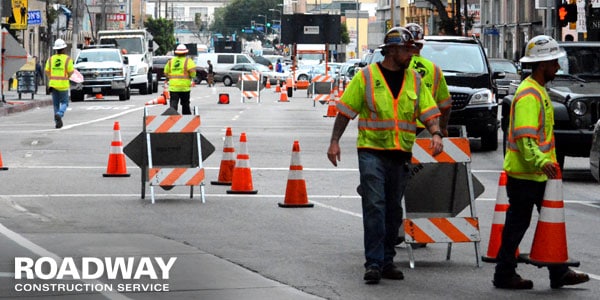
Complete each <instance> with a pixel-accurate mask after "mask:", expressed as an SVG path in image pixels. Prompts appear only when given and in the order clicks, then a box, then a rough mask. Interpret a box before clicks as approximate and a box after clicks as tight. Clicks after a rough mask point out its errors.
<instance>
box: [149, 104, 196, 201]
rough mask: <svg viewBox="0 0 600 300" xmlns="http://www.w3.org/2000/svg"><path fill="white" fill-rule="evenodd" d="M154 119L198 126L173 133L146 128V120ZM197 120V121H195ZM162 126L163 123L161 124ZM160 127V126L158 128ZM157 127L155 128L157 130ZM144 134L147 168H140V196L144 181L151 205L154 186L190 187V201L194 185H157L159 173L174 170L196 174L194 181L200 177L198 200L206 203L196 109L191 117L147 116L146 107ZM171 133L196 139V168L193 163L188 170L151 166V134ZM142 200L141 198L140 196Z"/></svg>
mask: <svg viewBox="0 0 600 300" xmlns="http://www.w3.org/2000/svg"><path fill="white" fill-rule="evenodd" d="M150 117H152V118H154V119H157V118H158V119H159V120H160V119H164V120H165V122H170V123H172V122H173V121H176V120H179V121H181V122H185V123H191V122H197V123H198V125H197V127H196V128H195V129H193V130H189V129H188V128H187V126H186V127H184V128H181V131H175V130H172V129H171V128H169V129H166V130H162V129H161V130H157V129H155V128H154V127H151V128H149V127H148V118H150ZM196 119H197V120H196ZM163 124H164V123H163ZM158 127H160V126H158ZM158 127H157V128H158ZM144 133H145V134H146V151H147V155H148V166H147V168H145V169H144V168H142V195H144V191H145V189H146V188H145V183H146V181H147V182H148V185H149V186H150V197H151V201H152V204H154V203H155V195H154V186H155V185H156V186H161V187H163V188H166V189H169V188H171V187H173V186H189V187H190V199H192V198H193V197H194V186H195V184H193V183H192V184H188V182H186V183H185V184H180V183H174V184H169V185H161V184H160V183H158V180H159V176H160V175H163V174H162V173H161V171H163V170H164V171H166V172H167V173H172V171H176V170H183V171H186V172H189V171H190V170H192V172H196V173H195V175H194V176H193V177H194V178H192V179H195V180H197V179H196V178H195V177H196V176H200V177H202V178H201V179H200V182H199V184H198V186H199V187H200V199H201V202H202V203H206V196H205V181H206V175H205V170H204V165H203V162H202V146H201V135H200V115H199V113H198V107H194V114H193V115H179V114H176V115H149V114H148V107H144ZM172 133H185V134H194V135H195V137H196V147H197V149H198V165H197V166H193V163H191V165H190V167H189V168H179V167H175V168H173V167H163V166H161V167H158V168H154V165H153V159H152V142H151V134H172ZM142 198H143V196H142Z"/></svg>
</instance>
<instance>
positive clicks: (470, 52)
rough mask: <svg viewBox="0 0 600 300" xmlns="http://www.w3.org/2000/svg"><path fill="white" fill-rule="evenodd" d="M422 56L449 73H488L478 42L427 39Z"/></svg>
mask: <svg viewBox="0 0 600 300" xmlns="http://www.w3.org/2000/svg"><path fill="white" fill-rule="evenodd" d="M421 56H423V57H425V58H427V59H429V60H431V61H433V62H434V63H435V64H437V65H438V66H440V68H442V70H443V71H444V72H449V73H487V70H486V69H487V68H486V67H485V64H484V61H483V60H482V59H468V60H465V57H470V58H478V57H482V55H481V50H480V48H479V45H478V44H467V43H447V42H440V43H438V42H433V41H427V43H425V45H424V46H423V49H422V50H421Z"/></svg>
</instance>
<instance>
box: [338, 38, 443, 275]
mask: <svg viewBox="0 0 600 300" xmlns="http://www.w3.org/2000/svg"><path fill="white" fill-rule="evenodd" d="M413 47H415V45H414V39H413V37H412V35H411V33H410V32H409V31H408V30H406V29H405V28H403V27H394V28H392V29H390V30H389V31H388V32H387V33H386V35H385V38H384V43H383V44H382V45H381V46H380V48H382V54H383V55H384V60H383V61H382V62H379V63H373V64H371V65H368V66H366V67H365V68H363V69H362V71H360V72H359V73H358V74H357V75H356V76H354V77H353V78H352V80H351V81H350V83H349V84H348V87H347V89H346V90H345V92H344V95H343V96H342V98H341V99H340V101H339V103H338V104H337V109H338V111H339V113H338V115H337V117H336V119H335V123H334V125H333V132H332V135H331V141H330V144H329V149H328V150H327V157H328V159H329V161H331V163H332V164H333V165H334V166H337V161H339V160H340V158H341V150H340V146H339V140H340V138H341V137H342V134H343V133H344V131H345V129H346V127H347V126H348V123H349V121H350V119H354V118H356V117H357V116H358V117H359V120H358V140H357V148H358V164H359V173H360V186H359V189H360V190H361V192H360V194H361V197H362V210H363V227H364V247H365V259H366V262H365V264H364V266H365V268H366V272H365V274H364V277H363V279H364V280H365V281H366V283H368V284H375V283H378V282H379V281H380V279H381V278H386V279H393V280H401V279H404V274H403V273H402V271H400V270H399V269H398V268H397V267H396V266H395V265H394V264H393V258H394V256H395V254H396V251H395V249H394V246H395V245H396V241H397V239H398V229H399V227H400V224H401V223H402V207H401V200H402V195H403V194H404V189H405V187H406V184H407V181H408V180H409V178H410V171H409V163H410V158H411V156H412V154H411V149H412V146H413V144H414V141H415V133H416V130H417V124H416V120H417V118H418V119H420V120H421V121H422V122H423V123H424V124H425V125H426V126H427V129H428V130H429V132H430V133H431V134H432V139H431V148H432V149H433V154H434V155H437V154H439V153H441V152H442V148H443V145H442V136H443V134H442V133H441V131H440V128H439V124H438V123H439V115H440V112H439V110H438V108H437V106H436V104H435V101H433V98H432V97H431V93H430V92H429V90H428V89H427V87H426V86H425V84H424V82H423V81H422V80H421V76H419V74H418V73H417V72H416V71H415V70H413V69H412V68H410V60H411V57H412V51H413V50H412V49H411V48H413Z"/></svg>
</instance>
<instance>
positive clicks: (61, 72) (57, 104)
mask: <svg viewBox="0 0 600 300" xmlns="http://www.w3.org/2000/svg"><path fill="white" fill-rule="evenodd" d="M52 49H53V50H55V51H56V54H54V55H52V56H51V57H50V58H49V59H48V60H47V61H46V67H45V73H46V76H48V79H49V81H48V87H49V89H50V92H51V93H52V104H53V106H54V123H55V127H56V128H61V127H62V126H63V121H62V118H63V117H64V116H65V111H66V110H67V107H68V106H69V88H70V82H69V77H71V74H73V72H74V71H75V68H74V67H73V60H72V59H71V58H70V57H69V56H68V55H67V54H66V53H67V43H65V41H64V40H62V39H57V40H56V41H54V46H53V47H52Z"/></svg>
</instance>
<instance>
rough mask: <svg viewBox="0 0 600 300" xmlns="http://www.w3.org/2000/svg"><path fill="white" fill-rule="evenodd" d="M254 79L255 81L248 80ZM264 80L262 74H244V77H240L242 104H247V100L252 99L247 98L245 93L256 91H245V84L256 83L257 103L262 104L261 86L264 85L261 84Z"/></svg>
mask: <svg viewBox="0 0 600 300" xmlns="http://www.w3.org/2000/svg"><path fill="white" fill-rule="evenodd" d="M249 74H250V75H249ZM251 77H252V78H254V79H255V80H248V78H251ZM261 79H262V74H261V73H258V72H248V73H246V72H242V75H241V77H240V102H242V103H246V99H250V98H252V97H246V96H245V95H244V93H245V92H255V91H245V90H244V82H248V83H250V82H256V99H257V100H256V101H257V102H258V103H260V85H261V84H262V82H261Z"/></svg>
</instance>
